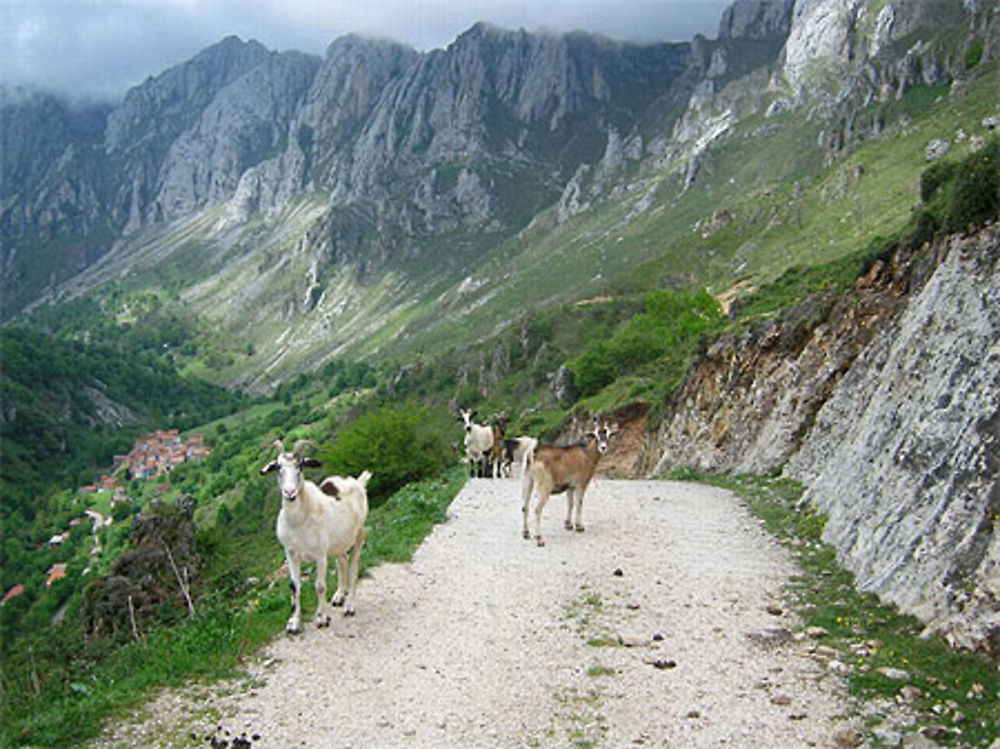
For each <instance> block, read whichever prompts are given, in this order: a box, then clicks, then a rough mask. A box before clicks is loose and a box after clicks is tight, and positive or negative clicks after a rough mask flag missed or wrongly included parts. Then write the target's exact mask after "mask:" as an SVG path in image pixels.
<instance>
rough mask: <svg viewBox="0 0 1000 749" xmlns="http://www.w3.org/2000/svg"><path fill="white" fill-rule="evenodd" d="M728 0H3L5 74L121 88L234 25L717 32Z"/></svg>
mask: <svg viewBox="0 0 1000 749" xmlns="http://www.w3.org/2000/svg"><path fill="white" fill-rule="evenodd" d="M727 4H728V3H727V2H725V0H700V1H699V0H549V2H546V3H537V2H531V1H529V0H491V1H490V2H486V1H485V0H368V1H367V2H364V3H358V2H356V0H354V1H349V0H331V1H330V2H322V1H321V0H260V1H259V2H253V3H247V2H245V0H10V1H8V2H6V3H3V4H2V7H0V84H5V85H11V84H14V85H17V84H30V85H35V86H40V87H43V88H49V89H55V90H59V91H62V92H65V93H69V94H71V95H73V96H76V97H100V98H119V97H121V96H122V95H123V94H124V93H125V91H126V90H127V89H128V88H130V87H131V86H135V85H137V84H139V83H141V82H142V81H143V80H144V79H145V78H146V77H147V76H150V75H157V74H159V73H161V72H162V71H163V70H165V69H167V68H168V67H171V66H173V65H177V64H179V63H181V62H184V61H185V60H188V59H190V58H191V57H193V56H194V55H195V54H197V53H198V52H199V51H200V50H202V49H204V48H205V47H207V46H209V45H211V44H214V43H215V42H217V41H219V40H220V39H222V38H223V37H225V36H227V35H229V34H236V35H238V36H240V37H242V38H243V39H257V40H258V41H260V42H261V43H262V44H264V45H266V46H267V47H269V48H271V49H276V50H286V49H297V50H301V51H303V52H311V53H315V54H323V53H324V51H325V50H326V47H327V46H328V45H329V43H330V42H332V41H333V40H334V39H336V38H337V37H338V36H342V35H343V34H347V33H352V32H353V33H360V34H365V35H373V36H380V37H385V38H389V39H395V40H397V41H400V42H403V43H406V44H410V45H412V46H413V47H415V48H417V49H420V50H428V49H433V48H438V47H445V46H447V45H448V44H449V43H450V42H451V41H453V40H454V39H455V37H457V36H458V35H459V34H461V33H462V32H463V31H465V30H466V29H468V28H469V27H470V26H472V25H473V24H474V23H476V22H477V21H487V22H489V23H493V24H496V25H498V26H501V27H505V28H511V29H518V28H524V29H526V30H528V31H537V30H549V31H556V32H564V31H572V30H582V31H589V32H593V33H602V34H605V35H606V36H609V37H612V38H615V39H623V40H630V41H688V40H690V39H691V38H692V37H693V36H694V34H696V33H702V34H705V35H707V36H715V32H716V29H717V27H718V21H719V17H720V16H721V13H722V9H723V8H724V7H725V6H726V5H727Z"/></svg>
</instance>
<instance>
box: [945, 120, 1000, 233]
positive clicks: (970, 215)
mask: <svg viewBox="0 0 1000 749" xmlns="http://www.w3.org/2000/svg"><path fill="white" fill-rule="evenodd" d="M941 202H942V207H941V226H942V228H943V229H944V230H945V231H946V232H948V233H952V232H961V231H966V230H967V229H968V228H969V227H979V226H982V225H983V224H985V223H986V222H987V221H990V220H992V219H995V218H997V216H998V214H1000V140H997V139H994V140H992V141H991V142H990V144H989V145H988V146H987V147H985V148H983V149H982V150H981V151H979V152H978V153H974V154H972V155H970V156H969V157H967V158H966V159H964V160H963V161H962V162H961V165H960V168H959V169H957V170H956V172H955V174H954V176H953V178H952V179H951V180H950V181H949V182H948V183H947V184H946V185H945V186H944V187H943V189H942V194H941Z"/></svg>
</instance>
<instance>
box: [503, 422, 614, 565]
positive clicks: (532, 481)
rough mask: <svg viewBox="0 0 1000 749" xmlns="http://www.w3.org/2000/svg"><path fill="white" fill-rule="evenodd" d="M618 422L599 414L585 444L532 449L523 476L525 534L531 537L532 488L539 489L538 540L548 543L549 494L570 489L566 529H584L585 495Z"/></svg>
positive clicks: (537, 503) (522, 513)
mask: <svg viewBox="0 0 1000 749" xmlns="http://www.w3.org/2000/svg"><path fill="white" fill-rule="evenodd" d="M616 430H617V426H614V425H609V424H608V423H607V422H605V421H604V420H599V419H597V418H595V419H594V420H593V422H592V423H591V429H590V431H588V432H587V441H586V442H585V443H584V444H581V445H567V446H560V445H538V446H536V447H535V449H534V450H532V451H531V452H530V453H528V456H527V458H526V461H525V471H524V476H523V477H522V479H521V497H522V499H523V501H524V504H523V505H522V507H521V515H522V517H523V534H524V537H525V538H531V534H530V533H529V531H528V506H529V504H530V501H531V493H532V489H537V490H538V500H537V501H536V503H535V542H536V543H537V544H538V545H539V546H544V545H545V539H544V538H542V527H541V526H542V510H543V509H544V508H545V503H546V502H548V501H549V496H551V495H552V494H559V493H560V492H566V522H565V523H564V525H565V527H566V530H568V531H571V530H573V529H574V528H575V529H576V531H577V532H579V533H582V532H583V531H584V530H585V529H584V525H583V495H584V493H585V492H586V491H587V486H588V485H589V484H590V479H591V478H593V476H594V469H595V468H597V462H598V461H599V460H600V459H601V456H602V455H604V453H606V452H607V451H608V443H609V441H610V439H611V435H612V434H614V433H615V431H616Z"/></svg>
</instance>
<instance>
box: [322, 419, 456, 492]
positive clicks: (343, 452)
mask: <svg viewBox="0 0 1000 749" xmlns="http://www.w3.org/2000/svg"><path fill="white" fill-rule="evenodd" d="M449 427H450V421H448V419H447V416H446V415H444V414H442V415H441V416H440V417H437V418H431V416H430V415H429V414H428V412H427V409H425V408H423V407H421V406H417V405H415V404H406V405H404V406H400V407H384V408H380V409H378V410H375V411H370V412H368V413H366V414H365V415H363V416H361V417H360V418H359V419H357V420H356V421H354V422H351V423H350V424H347V425H346V426H344V427H343V428H342V429H340V431H339V432H338V433H337V435H336V438H335V440H334V442H333V444H332V445H331V446H330V447H328V448H326V449H325V450H322V451H321V452H320V455H319V457H320V459H321V460H322V461H323V463H324V466H325V468H326V469H327V470H328V471H329V472H330V473H335V474H339V475H346V476H357V475H358V474H360V473H361V472H362V471H365V470H368V471H371V472H372V478H371V481H370V482H369V484H368V497H369V501H370V502H371V504H372V506H377V505H379V504H381V503H382V502H383V501H384V500H385V499H386V498H387V497H388V496H389V495H391V494H392V493H393V492H395V491H396V490H398V489H400V488H401V487H403V486H405V485H406V484H408V483H411V482H413V481H420V480H422V479H425V478H429V477H431V476H436V475H438V474H440V473H441V471H442V470H444V469H445V468H446V467H447V466H448V465H449V464H450V463H451V462H452V461H451V458H450V452H449V450H448V434H449Z"/></svg>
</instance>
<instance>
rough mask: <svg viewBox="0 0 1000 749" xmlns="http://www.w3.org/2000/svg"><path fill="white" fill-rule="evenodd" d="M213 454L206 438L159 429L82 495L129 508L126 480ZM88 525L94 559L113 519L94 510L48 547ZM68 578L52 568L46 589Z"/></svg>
mask: <svg viewBox="0 0 1000 749" xmlns="http://www.w3.org/2000/svg"><path fill="white" fill-rule="evenodd" d="M211 453H212V450H211V448H209V447H208V446H207V445H206V444H205V438H204V436H203V435H201V434H191V435H188V436H187V437H181V435H180V433H179V432H178V430H176V429H158V430H156V431H153V432H150V433H148V434H146V435H143V436H142V437H140V438H139V439H137V440H136V441H135V444H134V445H133V447H132V449H131V450H130V451H129V452H128V453H127V454H125V455H115V456H114V463H113V466H112V469H111V473H110V474H102V475H101V476H100V478H98V479H97V481H96V482H95V483H94V484H91V485H89V486H85V487H82V488H81V490H80V491H82V492H84V493H87V494H97V493H99V492H111V502H110V508H111V509H114V507H115V506H117V505H120V504H123V503H124V504H129V503H131V501H132V500H131V498H130V497H129V496H128V490H127V489H126V486H125V480H128V479H156V478H160V477H163V476H165V475H166V474H167V473H169V472H170V471H171V470H173V469H174V468H175V467H176V466H178V465H180V464H182V463H186V462H188V461H195V460H199V459H201V458H204V457H207V456H208V455H210V454H211ZM165 488H166V487H164V489H165ZM88 523H89V524H90V525H91V528H92V530H91V533H92V535H93V539H94V547H93V548H92V549H91V551H90V554H91V556H94V555H97V554H99V553H100V551H101V545H100V539H99V536H98V531H99V530H100V529H101V528H102V527H104V526H109V525H111V523H112V516H111V514H110V512H109V513H108V514H102V513H100V512H98V511H96V510H93V509H88V510H86V511H85V513H84V517H77V518H73V519H72V520H71V521H70V523H69V528H67V529H66V530H64V531H62V532H61V533H56V534H54V535H53V536H52V537H51V538H49V539H48V541H47V542H46V546H47V547H48V548H54V547H58V546H62V545H63V544H64V543H66V542H67V541H68V540H69V538H70V533H71V532H72V530H73V528H75V527H77V526H81V525H86V524H88ZM89 571H90V568H89V567H87V568H86V569H84V570H83V573H82V574H87V573H88V572H89ZM66 574H67V563H66V562H59V563H55V564H53V565H52V567H50V568H49V570H48V571H47V572H46V579H45V587H46V588H51V587H52V584H53V583H55V582H56V581H57V580H60V579H62V578H64V577H66ZM29 584H30V583H29ZM25 585H26V584H25V583H24V582H19V583H17V584H16V585H13V586H12V587H11V588H10V589H9V590H8V591H6V592H5V594H4V596H3V598H2V599H0V606H3V605H4V604H6V603H7V601H9V600H10V599H12V598H16V597H17V596H19V595H21V594H22V593H24V592H25V589H26V588H25Z"/></svg>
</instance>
